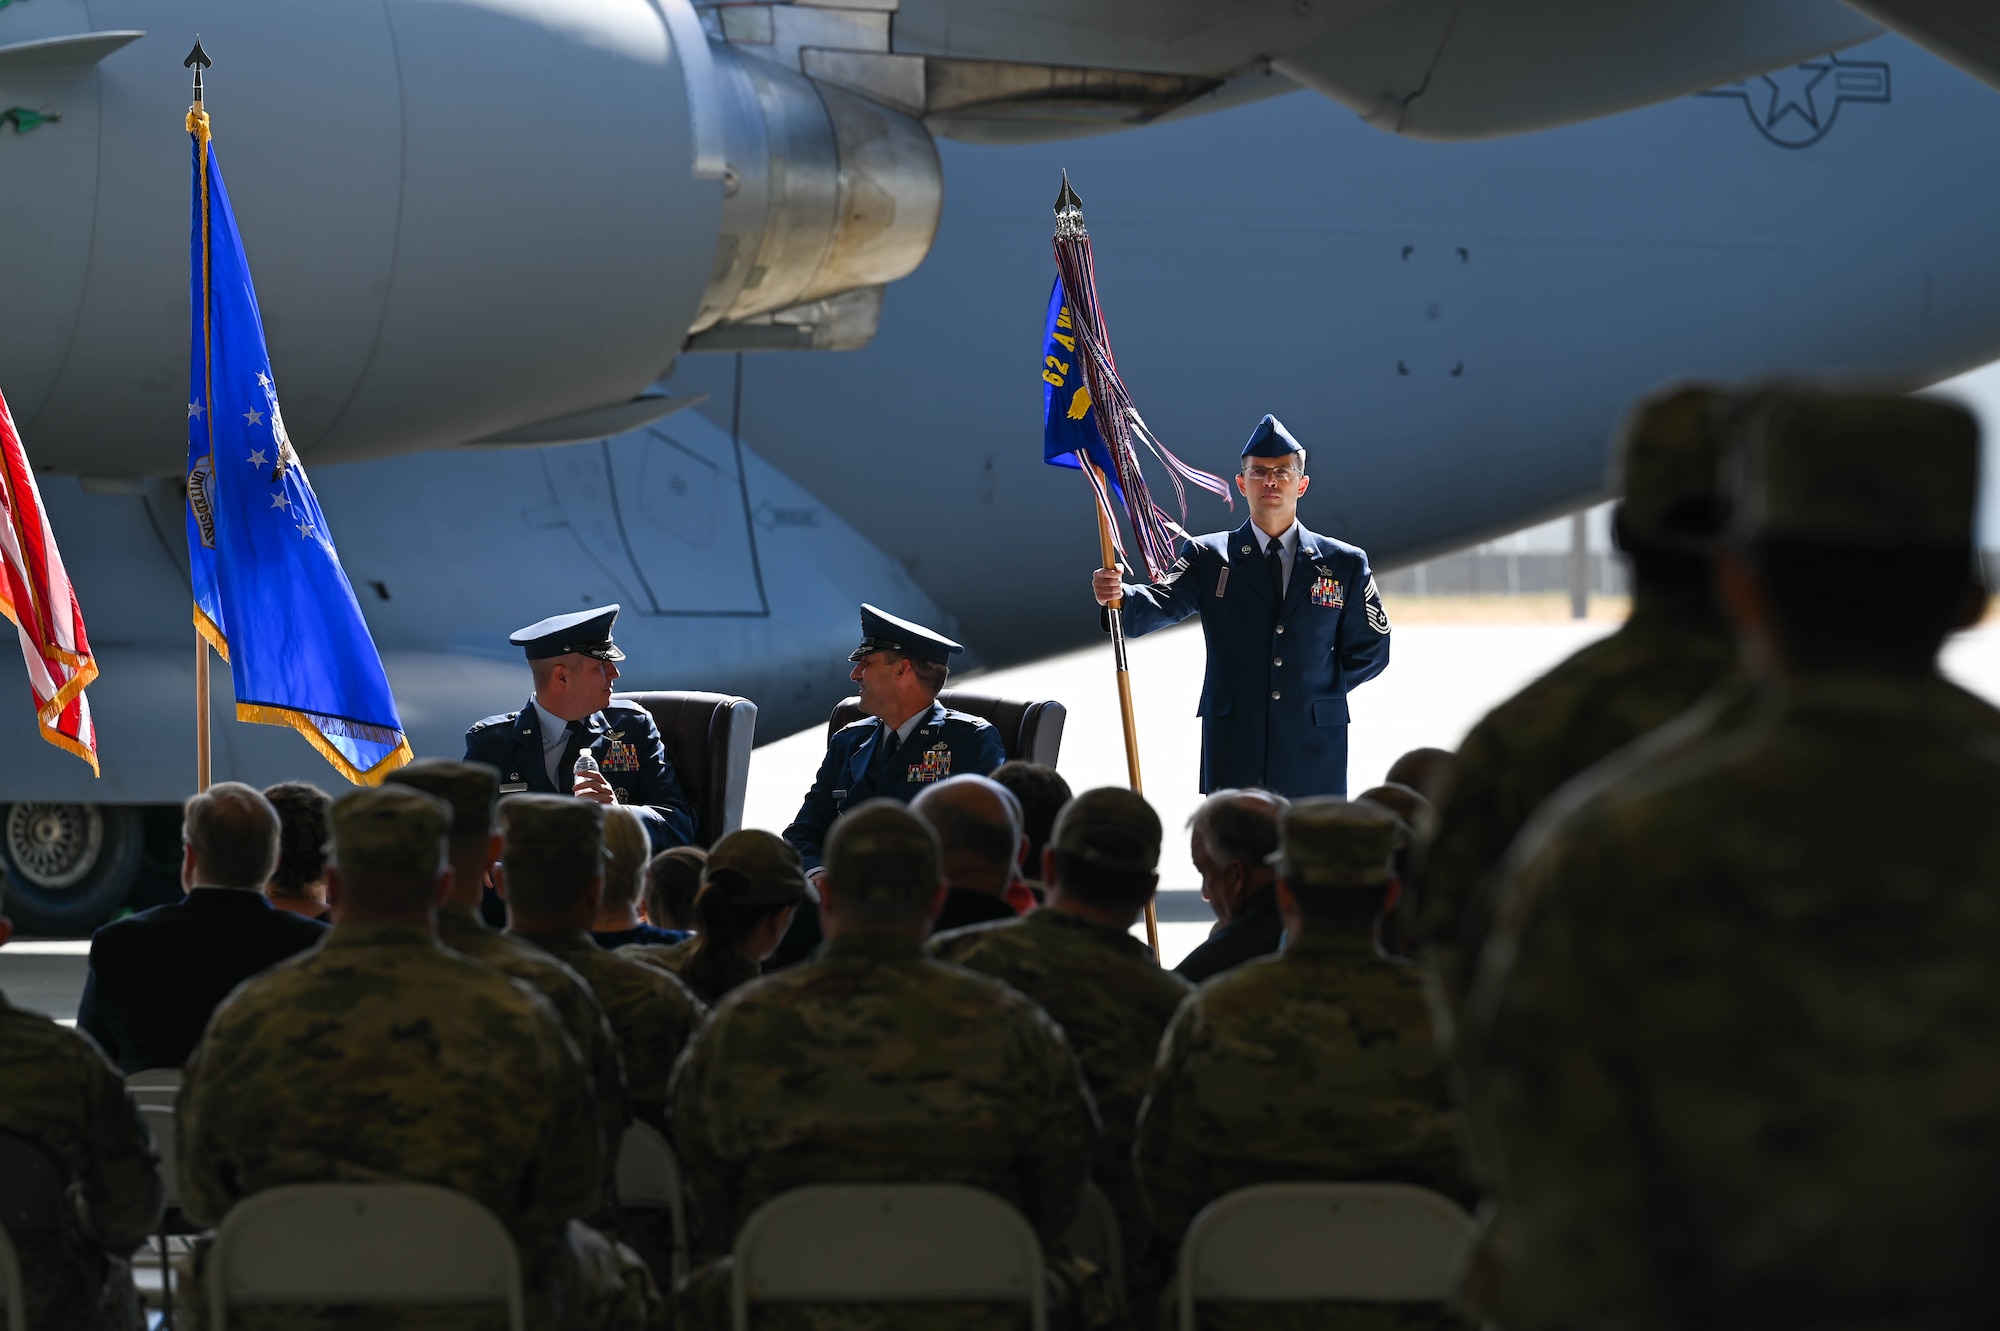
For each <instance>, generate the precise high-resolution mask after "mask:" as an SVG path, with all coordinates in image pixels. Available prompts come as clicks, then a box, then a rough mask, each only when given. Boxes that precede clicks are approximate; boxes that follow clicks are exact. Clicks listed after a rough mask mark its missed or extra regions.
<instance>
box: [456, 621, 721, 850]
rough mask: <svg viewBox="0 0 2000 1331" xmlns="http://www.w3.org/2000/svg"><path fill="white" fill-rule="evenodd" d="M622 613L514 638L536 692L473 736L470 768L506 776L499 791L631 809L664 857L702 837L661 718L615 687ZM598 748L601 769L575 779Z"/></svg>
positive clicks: (545, 624)
mask: <svg viewBox="0 0 2000 1331" xmlns="http://www.w3.org/2000/svg"><path fill="white" fill-rule="evenodd" d="M617 618H618V607H617V606H615V605H607V606H604V607H602V608H600V609H595V610H579V611H577V612H575V613H574V614H567V615H552V616H550V617H549V618H547V619H544V620H542V621H540V622H539V623H535V624H530V625H528V627H526V628H524V629H521V630H519V631H518V632H516V633H514V634H513V635H512V636H510V637H509V638H508V639H507V641H509V642H511V643H513V644H514V645H515V646H516V647H519V648H521V649H523V650H524V651H525V652H526V653H527V656H528V668H529V670H530V671H532V672H533V674H534V680H535V692H534V696H533V697H531V698H530V699H529V700H528V705H527V706H525V707H523V708H522V709H521V710H520V711H518V712H506V713H503V714H501V715H499V716H489V717H487V718H486V719H485V720H484V721H481V722H479V723H478V724H477V725H475V726H473V727H472V729H470V730H468V731H466V732H465V761H467V762H478V763H490V764H492V765H493V766H494V767H497V768H499V769H500V793H501V794H503V795H506V794H516V793H522V792H533V793H537V794H553V795H576V796H579V797H581V798H583V799H589V800H596V801H597V802H598V803H599V804H612V803H617V804H623V805H626V806H628V807H629V808H631V809H632V811H633V812H635V813H637V814H638V815H639V817H640V819H641V820H642V821H643V822H644V823H645V824H646V835H647V837H648V839H650V840H651V842H652V846H653V850H654V852H655V853H657V852H659V851H662V850H666V849H668V848H669V847H671V846H682V845H686V844H687V843H688V842H690V841H692V840H694V833H695V816H694V806H693V805H692V804H690V803H689V802H688V798H687V796H686V795H685V794H683V793H682V791H681V784H680V781H679V780H678V779H677V778H676V777H675V775H674V764H673V760H672V759H670V758H668V757H667V750H666V746H665V745H664V744H662V743H661V742H660V728H659V727H658V726H657V725H655V724H654V722H653V714H652V713H651V712H648V711H647V710H646V709H645V708H643V707H641V706H639V705H638V704H637V703H629V702H618V701H615V700H614V699H613V698H612V696H611V686H612V684H613V682H614V681H616V680H617V678H618V666H617V662H619V661H622V660H624V659H625V653H623V652H621V651H619V650H618V647H617V645H616V644H615V643H613V642H612V641H611V624H612V621H614V620H616V619H617ZM586 750H587V751H589V753H590V754H591V756H592V757H593V758H595V759H596V761H597V768H598V770H597V772H596V773H588V772H586V773H585V774H584V775H583V776H580V777H579V776H577V775H575V769H576V760H577V755H578V754H580V753H583V752H585V751H586Z"/></svg>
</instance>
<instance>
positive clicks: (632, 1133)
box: [618, 1123, 688, 1284]
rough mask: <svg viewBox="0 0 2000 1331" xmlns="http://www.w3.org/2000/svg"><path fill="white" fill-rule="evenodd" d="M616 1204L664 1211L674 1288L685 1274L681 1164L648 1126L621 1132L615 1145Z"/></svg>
mask: <svg viewBox="0 0 2000 1331" xmlns="http://www.w3.org/2000/svg"><path fill="white" fill-rule="evenodd" d="M618 1204H619V1205H620V1206H626V1207H633V1206H642V1207H665V1208H666V1211H667V1214H668V1216H669V1217H671V1219H672V1221H673V1228H674V1256H673V1280H674V1283H675V1284H679V1283H680V1282H681V1278H682V1277H684V1276H685V1275H687V1273H688V1234H687V1203H686V1201H685V1199H684V1197H683V1194H682V1192H681V1162H680V1160H679V1159H678V1158H677V1157H676V1156H675V1155H674V1148H673V1147H672V1146H670V1145H668V1143H667V1139H666V1138H665V1137H663V1136H661V1135H660V1130H659V1129H658V1128H656V1127H654V1126H653V1125H652V1124H650V1123H634V1124H633V1125H632V1126H631V1127H629V1128H627V1129H625V1140H624V1141H622V1142H620V1143H619V1145H618Z"/></svg>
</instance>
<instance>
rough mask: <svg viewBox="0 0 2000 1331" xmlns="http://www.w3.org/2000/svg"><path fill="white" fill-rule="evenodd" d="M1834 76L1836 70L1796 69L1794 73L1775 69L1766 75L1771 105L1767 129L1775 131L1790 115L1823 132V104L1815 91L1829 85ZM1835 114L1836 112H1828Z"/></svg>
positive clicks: (1766, 124) (1807, 67)
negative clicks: (1799, 117)
mask: <svg viewBox="0 0 2000 1331" xmlns="http://www.w3.org/2000/svg"><path fill="white" fill-rule="evenodd" d="M1831 73H1833V66H1831V65H1821V66H1819V67H1818V68H1814V67H1813V66H1811V65H1794V66H1793V67H1792V68H1790V69H1774V70H1772V71H1771V72H1770V73H1768V74H1766V75H1764V86H1765V87H1767V88H1769V89H1770V92H1771V101H1770V105H1769V106H1767V107H1766V108H1765V110H1764V125H1765V127H1766V128H1767V129H1768V128H1773V127H1775V126H1776V125H1777V123H1778V122H1779V121H1780V120H1783V119H1784V118H1785V117H1786V116H1788V115H1794V114H1796V115H1799V116H1802V117H1804V119H1805V122H1806V123H1807V124H1808V125H1811V126H1812V127H1813V128H1814V129H1818V128H1819V102H1818V101H1817V99H1816V98H1815V97H1814V90H1815V89H1816V88H1818V87H1819V85H1820V84H1822V83H1824V82H1826V78H1827V75H1829V74H1831ZM1828 109H1829V110H1831V109H1832V108H1830V107H1829V108H1828Z"/></svg>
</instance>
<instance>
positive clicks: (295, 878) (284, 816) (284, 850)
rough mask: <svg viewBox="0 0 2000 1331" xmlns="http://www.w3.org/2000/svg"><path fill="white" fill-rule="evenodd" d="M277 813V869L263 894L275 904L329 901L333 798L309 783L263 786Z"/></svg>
mask: <svg viewBox="0 0 2000 1331" xmlns="http://www.w3.org/2000/svg"><path fill="white" fill-rule="evenodd" d="M264 798H265V799H266V800H269V801H270V803H271V807H272V808H273V809H275V810H277V814H278V867H277V868H276V869H274V870H273V871H272V872H271V880H270V882H268V883H266V884H265V885H264V894H265V895H266V896H268V897H270V898H271V900H272V901H274V902H297V903H301V904H304V903H318V902H323V901H325V900H326V859H327V835H328V833H327V818H328V816H329V815H330V814H331V813H332V812H333V797H332V796H330V795H328V794H327V793H326V792H325V791H324V790H321V789H320V788H319V787H318V786H315V785H313V784H311V783H310V782H306V781H282V782H280V783H278V784H277V785H275V786H266V787H264Z"/></svg>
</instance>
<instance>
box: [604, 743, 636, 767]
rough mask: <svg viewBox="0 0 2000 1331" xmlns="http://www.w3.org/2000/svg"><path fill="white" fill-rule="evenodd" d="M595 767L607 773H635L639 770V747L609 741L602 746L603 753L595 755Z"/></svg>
mask: <svg viewBox="0 0 2000 1331" xmlns="http://www.w3.org/2000/svg"><path fill="white" fill-rule="evenodd" d="M597 765H598V766H599V767H602V768H603V769H604V770H605V771H607V772H636V771H638V770H639V746H638V745H636V744H620V743H619V742H618V741H617V740H616V739H612V740H609V741H607V742H606V743H605V745H604V752H602V753H600V754H598V755H597Z"/></svg>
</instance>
